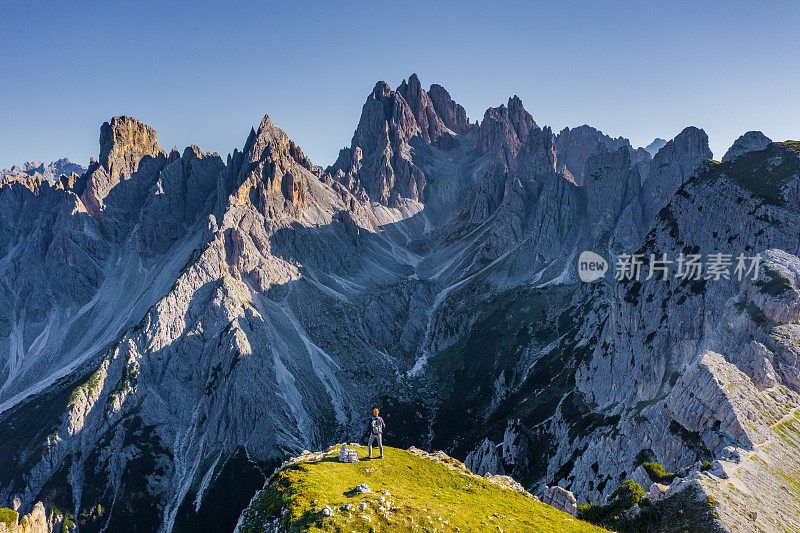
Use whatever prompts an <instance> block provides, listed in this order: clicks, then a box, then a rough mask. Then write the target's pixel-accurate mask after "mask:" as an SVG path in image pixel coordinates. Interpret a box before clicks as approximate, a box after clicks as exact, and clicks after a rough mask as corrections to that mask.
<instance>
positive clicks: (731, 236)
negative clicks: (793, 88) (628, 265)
mask: <svg viewBox="0 0 800 533" xmlns="http://www.w3.org/2000/svg"><path fill="white" fill-rule="evenodd" d="M655 144H656V143H654V145H655ZM654 145H651V146H649V147H648V149H642V148H634V147H632V146H631V144H630V142H628V141H627V140H626V139H624V138H616V139H615V138H611V137H609V136H607V135H604V134H603V133H602V132H600V131H599V130H597V129H595V128H592V127H589V126H580V127H577V128H574V129H569V128H567V129H564V130H563V131H561V132H559V133H558V134H554V133H553V131H552V130H551V129H550V128H549V127H547V126H544V127H542V126H540V125H538V124H537V123H536V121H535V120H534V118H533V116H532V115H531V114H530V113H529V112H528V111H526V109H525V108H524V107H523V104H522V101H521V100H520V99H519V98H518V97H516V96H514V97H513V98H510V99H509V100H508V102H507V103H506V104H504V105H500V106H498V107H494V108H490V109H488V110H486V112H485V114H484V116H483V118H482V120H480V121H479V122H473V121H471V120H470V119H469V118H468V117H467V116H466V112H465V110H464V108H463V107H461V106H460V105H459V104H457V103H456V102H455V101H454V100H453V99H452V98H451V96H450V94H449V93H448V92H447V91H446V90H445V89H444V88H443V87H442V86H440V85H432V86H431V87H430V89H429V90H428V91H425V90H424V89H423V88H422V86H421V84H420V81H419V79H418V77H417V76H416V75H413V76H411V77H410V78H409V79H408V80H404V81H403V83H402V84H401V85H400V86H399V87H398V88H397V89H396V90H392V89H391V88H390V87H389V86H388V85H387V84H386V83H383V82H380V83H378V84H377V85H376V86H375V88H374V89H373V90H372V92H371V93H370V94H369V96H368V97H367V100H366V102H365V104H364V106H363V110H362V114H361V118H360V120H359V122H358V126H357V128H356V130H355V133H354V134H353V138H352V141H351V143H350V146H349V147H346V148H344V149H342V150H341V151H340V153H339V156H338V158H337V160H336V161H335V163H334V164H333V165H332V166H331V167H329V168H327V169H324V170H323V169H321V168H320V167H318V166H315V165H314V164H313V162H312V161H310V160H309V159H308V158H307V157H306V156H305V155H304V154H303V152H302V150H301V149H300V148H299V147H298V146H297V145H296V144H294V143H293V142H292V141H291V140H290V139H288V137H287V136H286V134H285V133H284V132H283V131H282V130H280V129H279V128H278V126H277V125H275V124H274V123H273V122H272V121H271V120H270V119H269V117H267V116H265V117H264V118H263V120H262V121H261V123H260V125H259V127H258V129H257V130H255V129H254V130H252V131H251V132H250V134H249V136H248V137H247V139H246V141H245V143H244V146H243V148H242V150H241V151H240V150H238V149H237V150H234V151H233V153H232V154H230V155H229V156H228V157H227V158H226V160H223V159H222V158H221V157H219V156H218V155H217V154H209V153H204V152H202V151H201V150H200V149H199V148H197V147H195V146H191V147H188V148H186V149H185V150H183V152H182V153H181V152H179V151H177V150H172V151H171V152H169V153H168V152H167V151H165V150H163V149H162V148H161V146H160V145H159V143H158V139H157V135H156V132H155V131H154V130H153V129H152V128H150V127H148V126H146V125H145V124H142V123H141V122H139V121H138V120H136V119H134V118H130V117H124V116H122V117H116V118H113V119H112V120H111V121H110V122H108V123H105V124H103V125H102V127H101V131H100V152H99V157H98V159H97V160H94V159H93V160H92V161H91V162H90V164H89V167H88V169H86V170H85V172H82V173H80V174H79V173H77V172H76V173H72V174H71V175H70V176H66V175H63V176H61V177H60V178H58V179H52V180H48V179H42V177H41V176H33V175H30V174H26V175H21V174H19V173H16V174H15V175H13V176H6V177H5V178H4V180H3V182H2V185H0V219H1V220H2V222H1V223H0V273H1V274H0V506H6V507H11V506H12V505H14V503H15V502H16V503H17V504H18V505H19V506H20V507H19V508H20V511H23V512H28V511H29V510H30V509H32V508H33V507H34V505H35V504H36V503H37V502H41V503H42V504H43V505H44V508H45V510H46V513H47V517H48V523H49V524H50V527H52V528H56V527H66V529H67V530H69V529H72V528H78V529H79V531H81V532H91V531H133V530H135V531H203V530H232V529H233V528H234V526H235V525H236V523H237V521H238V519H239V515H240V513H241V511H242V510H243V509H244V508H245V507H247V505H248V503H249V502H250V499H251V498H252V497H253V495H254V494H255V493H256V491H257V490H258V489H260V488H261V487H262V485H263V484H264V482H265V480H266V479H267V477H268V476H269V475H270V473H271V472H272V470H273V469H274V468H275V466H276V465H278V464H280V462H281V461H282V460H283V459H285V458H286V457H287V456H289V455H293V454H294V455H296V454H297V453H298V452H300V451H302V450H304V449H307V450H314V449H324V448H326V447H327V446H328V445H330V444H333V443H335V442H341V441H343V440H353V439H357V438H358V437H359V436H360V434H361V432H362V431H363V426H364V422H365V416H366V415H367V414H368V413H369V411H370V410H371V408H372V407H374V406H379V407H380V408H381V410H382V413H384V414H385V419H386V423H387V434H386V436H385V440H386V442H387V443H391V444H393V445H396V446H402V447H409V446H412V445H415V446H418V447H422V448H428V449H441V450H444V451H446V452H447V453H448V454H450V455H452V456H453V457H456V458H458V459H460V460H463V461H464V462H465V464H466V465H467V466H468V467H469V468H470V469H471V470H472V471H473V472H475V473H477V474H479V475H482V474H484V473H486V472H490V473H492V474H505V475H510V476H512V477H513V478H514V479H516V480H518V481H519V482H521V483H522V484H523V485H524V486H525V488H526V489H528V490H530V491H531V492H533V493H541V491H543V490H544V488H545V487H546V486H551V485H556V484H558V485H560V486H562V487H564V488H566V489H569V490H571V491H572V492H574V493H575V495H576V497H577V498H578V502H579V503H586V502H592V503H595V504H602V503H604V502H606V501H607V498H608V497H609V496H610V494H611V493H612V492H613V491H614V490H615V489H616V488H617V487H618V486H619V485H620V484H621V483H622V482H623V481H624V480H626V479H635V480H636V481H638V482H639V483H640V484H642V485H643V486H644V488H645V490H648V489H649V488H650V485H651V484H652V483H653V481H655V480H653V479H650V478H649V477H648V476H646V475H643V474H642V472H643V470H642V466H641V465H642V463H644V462H658V463H660V464H663V465H664V467H666V468H667V470H668V471H670V472H676V473H677V474H678V477H679V478H680V480H681V481H680V483H679V482H678V481H675V482H674V483H673V485H675V486H674V487H670V491H672V492H677V491H679V490H681V489H680V487H683V486H689V485H691V487H692V491H693V492H692V493H693V494H699V495H700V497H701V498H705V499H706V500H707V501H713V502H714V503H715V505H716V507H715V517H716V518H715V520H716V522H715V523H716V526H715V527H718V528H720V529H721V530H735V529H736V528H737V527H739V526H740V525H741V524H750V525H752V524H755V527H757V528H761V530H762V531H771V530H772V529H770V528H772V527H775V524H780V525H785V527H787V528H788V529H792V528H800V512H799V511H798V510H797V509H796V508H795V507H793V506H790V505H785V503H784V500H785V499H786V498H790V497H795V498H800V487H798V485H797V484H796V483H792V482H790V481H787V479H788V480H791V479H796V476H797V474H798V473H800V461H799V460H798V459H797V457H798V453H797V452H798V451H799V450H800V441H799V440H798V437H797V435H798V433H800V432H798V431H796V430H798V429H800V428H796V427H795V425H797V424H798V422H797V420H798V419H797V418H796V417H795V413H796V409H797V408H798V406H800V394H799V393H800V362H798V356H800V349H798V346H800V342H799V341H800V293H798V287H800V260H798V257H797V253H798V250H797V249H798V234H800V209H799V208H798V206H799V205H800V204H799V203H798V200H800V175H799V174H798V172H800V160H799V159H798V150H800V148H799V147H798V144H797V143H792V142H786V143H771V142H770V141H769V139H766V138H765V137H764V136H763V135H762V134H757V132H749V133H748V134H746V135H745V136H743V137H742V138H741V139H739V140H737V143H736V144H735V145H734V146H733V147H732V148H731V150H730V151H729V153H728V154H726V160H725V162H722V163H717V162H714V161H711V160H710V159H711V157H712V154H711V152H710V150H709V148H708V138H707V136H706V134H705V132H703V131H702V130H701V129H698V128H695V127H691V126H690V127H687V128H686V129H684V130H683V131H682V132H680V133H679V134H678V135H677V136H676V137H675V138H674V139H672V140H670V141H668V142H664V143H663V146H660V148H658V149H657V151H656V149H655V148H651V147H652V146H654ZM651 149H652V150H653V151H655V155H653V156H652V157H651V154H650V152H649V151H648V150H651ZM729 156H730V157H729ZM583 250H593V251H595V252H597V253H600V254H601V255H604V256H606V257H607V258H609V259H612V258H615V257H617V256H619V255H620V254H633V253H636V252H638V253H641V254H643V257H645V263H644V265H643V267H642V268H643V270H642V272H643V275H642V277H641V279H640V280H639V281H634V280H621V281H616V280H615V279H613V276H612V275H611V274H608V275H607V276H606V278H605V279H604V280H603V281H598V282H595V283H591V284H589V283H581V282H580V280H579V278H578V275H577V269H576V261H577V257H578V255H579V254H580V253H581V252H582V251H583ZM701 252H702V253H724V254H731V255H734V256H735V255H738V254H740V253H744V254H747V255H755V254H760V255H761V256H762V257H763V258H764V262H763V265H762V275H761V276H760V277H759V278H758V279H752V278H747V279H743V280H739V279H736V278H735V277H731V278H730V279H725V278H722V279H719V280H704V279H703V280H696V281H686V280H680V279H672V278H671V279H667V280H664V279H661V277H660V276H649V277H650V279H646V278H648V275H647V274H648V272H649V269H650V265H649V263H648V260H649V257H650V254H651V253H652V254H658V255H660V254H662V253H666V254H668V255H669V256H670V257H675V256H677V255H678V254H680V253H686V254H689V253H701ZM612 264H613V262H612ZM703 461H707V462H708V464H709V465H710V468H704V469H703V470H702V471H699V470H698V468H697V465H699V464H701V463H702V462H703ZM679 485H680V486H679ZM668 494H670V493H669V492H668ZM752 513H756V516H757V520H755V521H753V520H752Z"/></svg>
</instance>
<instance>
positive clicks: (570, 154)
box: [556, 124, 650, 185]
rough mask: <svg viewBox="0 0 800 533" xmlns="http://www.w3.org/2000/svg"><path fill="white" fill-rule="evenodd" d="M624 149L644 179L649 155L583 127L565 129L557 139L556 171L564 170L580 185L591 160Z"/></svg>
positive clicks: (599, 132)
mask: <svg viewBox="0 0 800 533" xmlns="http://www.w3.org/2000/svg"><path fill="white" fill-rule="evenodd" d="M623 147H624V148H626V149H627V151H628V152H629V157H630V158H631V161H630V163H631V165H635V166H636V167H637V168H639V172H640V174H645V175H644V176H643V177H646V173H647V171H648V170H649V165H650V155H649V154H648V153H647V152H646V151H645V150H642V149H636V150H634V148H633V147H632V146H631V143H630V141H628V139H625V138H623V137H617V138H616V139H614V138H612V137H609V136H608V135H605V134H604V133H603V132H601V131H600V130H597V129H595V128H593V127H591V126H588V125H585V124H584V125H583V126H578V127H577V128H572V129H570V128H564V129H563V130H561V132H559V134H558V136H556V156H557V159H558V166H559V169H566V171H568V172H569V174H570V175H571V176H573V178H574V179H575V183H577V184H578V185H582V184H583V183H584V181H585V180H586V176H587V173H588V170H587V168H586V164H587V162H588V160H589V159H590V158H591V157H593V156H597V155H600V154H602V153H606V152H611V153H613V152H616V151H618V150H619V149H620V148H623ZM643 171H644V172H643Z"/></svg>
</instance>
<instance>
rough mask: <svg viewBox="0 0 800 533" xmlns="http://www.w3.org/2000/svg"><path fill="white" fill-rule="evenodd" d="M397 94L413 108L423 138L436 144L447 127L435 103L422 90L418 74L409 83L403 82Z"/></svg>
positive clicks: (413, 75) (411, 77)
mask: <svg viewBox="0 0 800 533" xmlns="http://www.w3.org/2000/svg"><path fill="white" fill-rule="evenodd" d="M397 93H398V94H399V95H400V96H402V97H403V98H404V99H405V101H406V103H408V105H409V107H410V108H411V112H412V113H413V114H414V118H415V119H416V121H417V126H419V129H420V133H421V135H422V138H423V139H424V140H425V142H426V143H431V142H434V141H435V140H436V139H438V138H439V136H441V135H442V134H443V133H445V131H446V129H447V126H445V124H444V122H443V121H442V119H441V118H440V117H439V115H438V114H437V113H436V109H435V107H434V105H433V102H432V101H431V99H430V98H429V97H428V94H427V93H426V92H425V91H424V90H423V89H422V85H421V84H420V82H419V77H417V75H416V74H412V75H411V76H410V77H409V78H408V82H406V80H403V83H401V84H400V86H399V87H398V88H397Z"/></svg>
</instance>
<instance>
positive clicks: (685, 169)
mask: <svg viewBox="0 0 800 533" xmlns="http://www.w3.org/2000/svg"><path fill="white" fill-rule="evenodd" d="M711 157H712V153H711V150H710V149H709V147H708V135H706V132H705V131H703V130H701V129H699V128H696V127H694V126H689V127H688V128H686V129H684V130H683V131H682V132H680V133H679V134H678V135H677V136H675V138H674V139H672V140H671V141H669V142H668V143H667V144H666V145H664V147H663V148H662V149H661V150H659V151H658V153H657V154H656V155H655V157H654V158H653V160H652V161H651V162H650V174H649V176H648V178H647V181H645V183H644V185H643V187H642V196H643V202H642V204H643V206H644V217H645V222H646V224H648V225H649V223H650V222H651V221H652V220H653V218H654V217H655V216H656V215H657V214H658V212H659V211H660V210H661V208H662V207H664V206H665V205H666V204H667V203H668V202H669V201H670V199H671V198H672V196H673V195H674V194H675V192H676V191H677V190H678V188H680V186H681V185H683V184H684V183H686V181H687V180H688V179H689V178H690V177H691V175H692V173H693V172H694V171H695V170H696V169H697V167H698V166H699V165H700V163H702V162H703V161H705V160H706V159H711Z"/></svg>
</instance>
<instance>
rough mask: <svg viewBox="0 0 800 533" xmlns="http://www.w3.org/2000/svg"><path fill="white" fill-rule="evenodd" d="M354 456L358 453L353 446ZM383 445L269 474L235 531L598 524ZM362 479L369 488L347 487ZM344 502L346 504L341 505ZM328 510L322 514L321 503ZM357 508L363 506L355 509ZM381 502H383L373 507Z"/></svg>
mask: <svg viewBox="0 0 800 533" xmlns="http://www.w3.org/2000/svg"><path fill="white" fill-rule="evenodd" d="M357 449H358V451H359V457H362V458H363V457H364V456H365V455H366V449H365V448H364V447H358V448H357ZM445 461H446V462H448V463H449V464H442V463H439V462H436V461H433V460H430V459H426V458H423V457H419V456H417V455H414V454H413V453H411V452H408V451H405V450H400V449H397V448H390V447H386V457H385V458H384V459H373V460H371V461H363V460H362V461H360V462H358V463H352V464H348V463H340V462H338V460H337V453H336V452H332V453H331V454H329V455H327V456H325V457H324V458H322V459H320V460H317V461H313V462H301V463H295V464H293V465H291V466H289V467H287V468H286V469H284V470H282V471H281V472H279V473H277V474H275V475H273V476H272V477H271V478H270V480H269V482H268V484H267V487H266V488H265V489H264V490H262V491H261V492H260V493H259V494H258V495H257V496H256V497H255V498H254V500H253V502H251V505H250V507H249V508H248V509H247V510H245V512H244V514H243V519H242V527H241V531H244V532H248V533H249V532H255V531H262V530H263V528H264V526H265V525H266V524H270V525H273V526H275V525H278V526H279V529H280V531H291V532H295V531H297V532H299V531H326V532H327V531H337V532H338V531H343V532H348V533H349V532H352V531H357V532H362V531H547V532H553V533H560V532H594V531H604V530H602V529H600V528H597V527H595V526H592V525H590V524H588V523H586V522H583V521H581V520H578V519H576V518H573V517H572V516H570V515H568V514H566V513H562V512H561V511H558V510H557V509H555V508H553V507H550V506H549V505H545V504H543V503H541V502H539V501H537V500H535V499H533V498H531V497H529V496H527V495H526V494H523V493H520V492H515V491H512V490H509V489H506V488H503V487H500V486H498V485H496V484H494V483H491V482H489V481H487V480H485V479H483V478H477V477H475V476H471V475H468V473H467V472H468V471H466V469H464V467H463V465H461V463H459V462H458V461H456V460H454V459H449V458H448V459H445ZM361 483H366V484H368V485H369V486H370V488H371V489H372V492H370V493H365V494H362V493H359V492H357V491H355V490H354V489H355V487H356V486H357V485H359V484H361ZM347 504H349V505H350V506H351V507H350V510H345V507H344V506H346V505H347ZM326 505H327V506H329V507H330V508H331V509H332V510H333V516H330V517H325V516H323V514H322V512H321V511H322V509H323V507H324V506H326ZM362 507H363V508H362ZM381 507H383V509H381Z"/></svg>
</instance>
